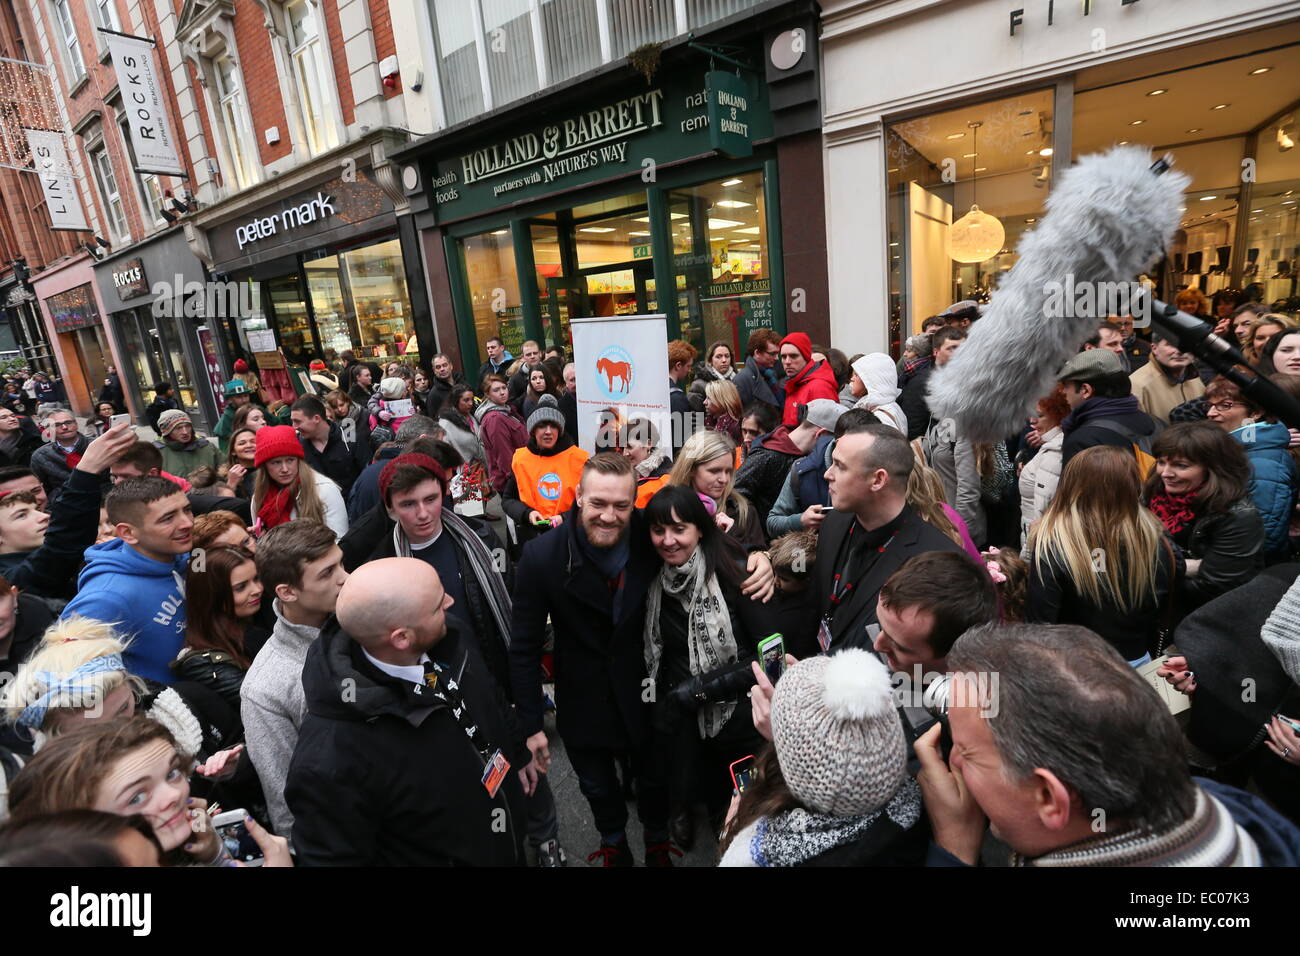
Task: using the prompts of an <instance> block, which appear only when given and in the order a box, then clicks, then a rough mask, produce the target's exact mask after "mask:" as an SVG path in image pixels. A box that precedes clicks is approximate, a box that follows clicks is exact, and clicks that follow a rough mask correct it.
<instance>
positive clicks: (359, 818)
mask: <svg viewBox="0 0 1300 956" xmlns="http://www.w3.org/2000/svg"><path fill="white" fill-rule="evenodd" d="M447 628H448V629H447V633H446V635H445V636H444V637H443V638H442V640H440V641H439V642H438V643H437V644H435V645H434V646H433V647H432V648H430V650H429V656H430V657H431V658H432V659H433V660H435V661H437V662H438V663H440V664H442V665H444V666H445V667H446V668H447V669H448V671H449V674H448V675H447V676H448V677H452V676H454V678H455V680H456V682H457V684H458V685H459V689H460V693H461V695H462V696H463V698H464V701H465V704H466V706H467V708H468V709H469V713H470V715H471V717H472V719H473V720H474V722H475V723H476V724H477V726H478V727H479V728H480V729H481V730H482V733H483V736H484V737H485V738H486V740H487V742H488V744H489V746H491V747H494V748H499V749H500V750H501V751H502V753H503V755H504V756H505V758H506V759H507V760H508V761H509V762H510V770H509V771H508V772H507V773H506V776H505V779H504V780H503V781H502V783H501V786H500V789H499V790H498V791H497V793H496V796H495V797H493V796H489V795H488V791H487V789H486V788H485V787H484V786H483V784H482V782H481V778H482V776H483V770H484V761H483V759H482V757H480V755H479V752H478V751H477V750H476V749H475V747H474V744H473V742H472V741H471V740H470V738H469V737H468V736H467V735H466V734H465V731H464V730H463V729H462V728H461V726H460V723H459V721H458V720H457V719H456V717H455V716H454V715H453V713H452V711H451V710H450V708H449V707H447V706H446V705H445V704H443V703H442V702H441V701H439V700H437V699H436V698H435V697H433V696H432V694H430V693H428V692H427V689H426V688H423V687H421V686H420V685H417V684H413V683H410V682H407V681H404V680H402V679H400V678H397V677H393V676H391V675H389V674H386V673H384V672H383V671H381V670H380V669H379V668H377V667H375V666H374V664H372V663H371V662H370V661H369V660H368V659H367V658H366V656H365V654H364V653H363V652H362V650H361V648H360V646H359V645H358V644H357V643H356V642H355V641H354V640H352V638H351V637H349V636H348V634H347V633H346V632H344V630H343V629H342V628H341V627H340V626H339V622H338V620H337V618H334V617H331V618H330V619H329V620H328V621H326V623H325V626H324V627H323V628H322V629H321V633H320V637H319V638H318V639H317V640H316V642H315V643H313V644H312V645H311V646H310V648H308V650H307V658H306V662H305V664H304V666H303V672H302V686H303V693H304V695H305V698H306V701H307V716H306V718H305V719H304V720H303V722H302V727H301V729H300V731H299V735H298V744H297V746H296V747H295V748H294V752H293V759H292V761H291V762H290V764H289V775H288V779H287V781H286V784H285V791H284V796H285V800H286V802H287V803H288V807H289V811H290V812H291V813H292V814H293V819H294V824H293V847H294V850H295V851H296V853H297V861H298V864H299V865H300V866H515V865H522V864H523V862H524V856H523V844H522V838H523V832H524V830H523V828H524V826H525V823H526V811H525V809H524V802H523V789H522V787H521V786H520V783H519V777H518V774H517V773H516V771H518V770H520V769H522V768H523V767H524V766H525V765H526V764H527V763H528V761H529V760H530V759H531V757H530V755H529V753H528V749H527V747H526V746H524V742H523V737H522V736H520V734H519V732H518V726H517V725H516V723H515V722H514V720H513V717H512V715H511V712H510V708H509V706H508V705H507V704H506V702H505V698H504V697H503V696H502V695H501V690H500V688H499V687H497V685H496V684H495V682H494V681H493V680H492V678H491V676H490V675H489V674H488V672H487V668H486V666H485V665H484V664H483V660H482V658H481V657H479V655H478V651H477V649H476V648H475V647H474V642H473V641H472V640H465V639H462V637H461V634H460V633H459V631H458V630H457V629H456V627H455V626H454V623H453V622H452V621H451V620H448V624H447ZM341 689H342V691H343V692H341ZM502 811H504V812H502Z"/></svg>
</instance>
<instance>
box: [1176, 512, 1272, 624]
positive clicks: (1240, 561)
mask: <svg viewBox="0 0 1300 956" xmlns="http://www.w3.org/2000/svg"><path fill="white" fill-rule="evenodd" d="M1186 540H1187V547H1186V551H1187V556H1188V557H1189V558H1200V559H1201V569H1200V571H1199V573H1198V574H1197V575H1196V577H1191V578H1184V579H1183V582H1182V597H1183V605H1184V610H1191V609H1193V608H1197V607H1200V606H1201V605H1202V604H1204V603H1205V602H1207V601H1210V600H1212V599H1214V598H1216V597H1218V596H1219V595H1220V594H1223V593H1225V592H1226V591H1230V590H1232V589H1233V588H1235V587H1237V586H1238V585H1241V584H1245V583H1246V582H1247V581H1249V580H1250V579H1251V578H1253V577H1254V576H1255V575H1256V574H1258V573H1259V572H1260V569H1261V568H1263V567H1264V522H1263V519H1261V518H1260V516H1259V512H1258V511H1256V510H1255V505H1254V502H1252V501H1251V500H1250V499H1249V498H1242V499H1240V500H1239V501H1237V502H1235V503H1234V504H1233V505H1232V507H1231V508H1229V509H1228V510H1227V511H1223V512H1219V513H1217V514H1208V515H1201V516H1199V517H1197V518H1196V519H1195V520H1194V521H1193V522H1192V524H1191V528H1190V529H1189V530H1188V531H1187V538H1186Z"/></svg>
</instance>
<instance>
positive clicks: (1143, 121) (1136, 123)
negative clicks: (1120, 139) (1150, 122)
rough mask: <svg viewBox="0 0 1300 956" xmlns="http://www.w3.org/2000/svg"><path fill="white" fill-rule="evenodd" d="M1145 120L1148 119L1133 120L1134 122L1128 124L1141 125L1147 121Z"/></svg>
mask: <svg viewBox="0 0 1300 956" xmlns="http://www.w3.org/2000/svg"><path fill="white" fill-rule="evenodd" d="M1145 122H1146V120H1133V122H1131V123H1129V124H1128V125H1129V126H1141V125H1142V124H1143V123H1145Z"/></svg>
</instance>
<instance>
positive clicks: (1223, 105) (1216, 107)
mask: <svg viewBox="0 0 1300 956" xmlns="http://www.w3.org/2000/svg"><path fill="white" fill-rule="evenodd" d="M1231 105H1232V104H1231V103H1216V104H1215V105H1214V106H1211V107H1210V109H1212V110H1226V109H1227V108H1228V107H1229V106H1231Z"/></svg>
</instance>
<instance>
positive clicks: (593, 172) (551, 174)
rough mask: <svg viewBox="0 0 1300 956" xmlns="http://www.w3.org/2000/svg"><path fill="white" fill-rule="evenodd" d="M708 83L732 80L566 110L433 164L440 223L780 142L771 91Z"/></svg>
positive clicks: (746, 83) (741, 81)
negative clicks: (628, 175)
mask: <svg viewBox="0 0 1300 956" xmlns="http://www.w3.org/2000/svg"><path fill="white" fill-rule="evenodd" d="M707 75H708V76H709V77H713V76H715V75H717V76H721V77H725V80H719V81H717V82H718V85H717V86H716V87H715V86H712V85H709V83H706V82H705V76H704V75H702V74H700V73H695V74H694V79H693V80H689V79H688V80H687V81H686V82H678V83H669V82H664V83H662V84H661V85H658V86H655V87H653V88H652V89H648V90H644V91H638V92H635V93H631V94H629V95H626V96H621V97H615V98H612V99H611V98H606V99H604V100H600V101H595V102H591V103H589V104H586V105H584V106H582V108H579V109H574V108H572V107H571V106H565V107H564V109H563V110H560V109H555V110H553V111H551V114H550V115H545V114H544V115H543V116H542V118H541V119H539V120H537V121H536V123H535V124H534V125H533V126H531V127H529V128H526V129H522V130H520V131H518V132H517V133H515V134H514V135H511V136H507V137H501V138H497V139H494V140H492V141H489V142H485V143H481V144H478V145H474V146H471V147H470V148H469V149H467V150H465V151H463V152H460V153H453V154H450V155H447V156H445V157H444V158H440V159H437V160H435V161H434V163H433V168H432V170H431V172H430V175H429V176H428V181H429V183H430V187H431V191H432V193H433V199H434V206H435V208H436V210H437V216H438V219H439V221H448V220H451V219H459V218H462V217H466V216H473V215H477V214H479V213H482V212H486V211H488V210H492V209H498V208H500V207H501V206H503V205H509V204H514V203H519V202H524V201H527V200H531V199H535V198H537V197H538V196H544V195H546V194H548V193H553V192H556V191H558V190H561V189H569V188H572V187H575V186H581V185H585V184H587V183H590V182H595V181H597V180H603V179H608V178H609V177H611V176H616V175H619V174H624V173H638V174H641V175H643V176H645V177H646V181H647V182H651V181H653V179H652V178H651V177H652V176H653V170H654V168H655V167H656V166H658V165H663V164H666V163H672V162H677V161H680V160H683V159H689V158H691V157H694V156H701V155H705V154H707V153H709V152H710V151H711V150H714V149H719V150H721V151H723V152H724V153H725V154H726V155H729V156H749V155H751V154H752V152H753V144H754V142H755V141H762V140H765V139H769V138H771V136H772V113H771V107H770V105H769V103H768V95H767V87H766V85H765V84H764V83H763V82H762V81H761V80H760V79H759V78H758V77H756V76H751V75H744V76H739V77H738V76H736V75H735V74H728V73H717V74H715V73H709V74H707ZM715 113H716V114H717V118H716V119H715V117H714V114H715ZM715 129H717V130H720V131H721V132H720V133H719V134H718V135H719V136H720V137H721V139H720V140H718V141H717V142H715V132H714V131H715ZM719 142H720V143H722V144H723V145H719Z"/></svg>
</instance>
